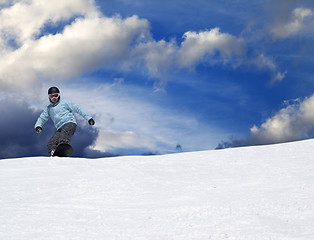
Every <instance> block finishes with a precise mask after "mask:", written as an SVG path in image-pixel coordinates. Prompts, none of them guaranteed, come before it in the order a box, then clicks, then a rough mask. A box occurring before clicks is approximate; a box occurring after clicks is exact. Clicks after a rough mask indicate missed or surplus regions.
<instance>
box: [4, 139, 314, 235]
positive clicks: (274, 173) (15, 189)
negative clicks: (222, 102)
mask: <svg viewBox="0 0 314 240" xmlns="http://www.w3.org/2000/svg"><path fill="white" fill-rule="evenodd" d="M313 153H314V141H313V140H307V141H300V142H294V143H286V144H277V145H269V146H258V147H245V148H235V149H225V150H213V151H202V152H191V153H180V154H172V155H163V156H126V157H116V158H103V159H80V158H48V157H33V158H20V159H7V160H1V161H0V194H1V195H0V239H1V240H11V239H14V240H20V239H23V240H24V239H26V240H34V239H44V240H50V239H53V240H59V239H65V240H72V239H78V240H89V239H99V240H100V239H101V240H107V239H109V240H111V239H117V240H125V239H130V240H131V239H132V240H142V239H143V240H144V239H145V240H146V239H147V240H155V239H160V240H168V239H169V240H170V239H171V240H179V239H182V240H190V239H195V240H205V239H206V240H208V239H210V240H219V239H228V240H231V239H239V240H240V239H241V240H242V239H243V240H244V239H252V240H290V239H297V240H305V239H306V240H313V239H314V156H313Z"/></svg>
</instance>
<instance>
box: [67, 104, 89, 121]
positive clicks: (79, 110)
mask: <svg viewBox="0 0 314 240" xmlns="http://www.w3.org/2000/svg"><path fill="white" fill-rule="evenodd" d="M68 106H69V108H70V110H71V111H72V112H75V113H78V114H80V115H81V116H82V117H83V118H84V119H85V120H87V121H88V120H89V119H91V118H92V117H91V116H90V115H88V114H87V113H86V112H85V111H84V110H83V109H82V108H81V107H80V106H79V105H77V104H75V103H73V102H70V101H68Z"/></svg>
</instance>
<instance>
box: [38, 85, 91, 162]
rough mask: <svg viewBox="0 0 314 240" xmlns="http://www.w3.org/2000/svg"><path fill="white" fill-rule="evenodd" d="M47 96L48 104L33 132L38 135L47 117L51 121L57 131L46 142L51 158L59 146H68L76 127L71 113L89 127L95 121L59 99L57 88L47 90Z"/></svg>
mask: <svg viewBox="0 0 314 240" xmlns="http://www.w3.org/2000/svg"><path fill="white" fill-rule="evenodd" d="M48 96H49V101H50V104H49V105H48V106H47V108H46V109H45V110H44V111H43V112H42V113H41V114H40V116H39V117H38V119H37V121H36V123H35V130H36V132H37V133H38V134H40V133H41V132H42V127H43V125H44V124H45V123H46V122H47V121H48V119H49V117H50V118H51V119H52V121H53V123H54V125H55V127H56V129H57V131H56V132H55V134H54V135H53V136H52V137H51V139H50V140H49V141H48V144H47V147H48V153H49V156H53V154H54V151H55V150H56V148H57V146H58V145H59V144H62V143H67V144H70V141H71V138H72V136H73V134H74V133H75V130H76V125H77V123H76V119H75V117H74V115H73V112H75V113H78V114H80V115H81V116H82V117H83V118H84V119H86V120H87V121H88V123H89V124H90V125H94V124H95V121H94V119H93V118H92V117H91V116H89V115H88V114H87V113H85V112H84V111H83V109H81V108H80V107H79V106H78V105H77V104H75V103H72V102H71V101H69V100H66V99H63V98H60V91H59V89H58V88H57V87H51V88H49V90H48Z"/></svg>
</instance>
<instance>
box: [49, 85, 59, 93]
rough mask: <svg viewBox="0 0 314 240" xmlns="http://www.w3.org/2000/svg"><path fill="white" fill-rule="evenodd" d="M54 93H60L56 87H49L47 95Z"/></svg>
mask: <svg viewBox="0 0 314 240" xmlns="http://www.w3.org/2000/svg"><path fill="white" fill-rule="evenodd" d="M54 93H60V91H59V89H58V88H57V87H51V88H49V90H48V95H49V94H54Z"/></svg>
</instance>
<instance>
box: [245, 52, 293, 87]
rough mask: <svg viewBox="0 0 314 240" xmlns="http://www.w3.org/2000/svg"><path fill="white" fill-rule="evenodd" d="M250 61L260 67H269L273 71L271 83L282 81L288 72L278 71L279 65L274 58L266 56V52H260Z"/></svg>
mask: <svg viewBox="0 0 314 240" xmlns="http://www.w3.org/2000/svg"><path fill="white" fill-rule="evenodd" d="M249 62H250V64H253V65H255V66H256V67H257V68H259V69H264V68H266V69H268V70H269V71H270V72H271V83H274V82H280V81H281V80H282V79H283V78H284V77H285V75H286V74H287V72H283V73H282V72H280V71H278V69H277V65H276V64H275V63H274V61H273V59H271V58H270V57H267V56H265V55H264V54H259V55H258V56H257V57H255V58H253V59H252V60H250V61H249Z"/></svg>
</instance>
